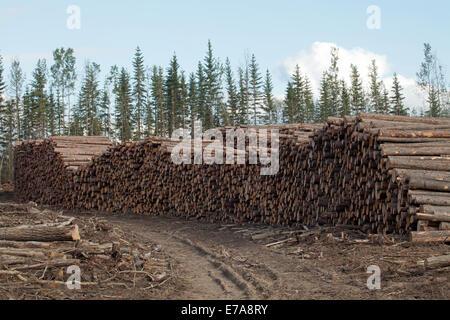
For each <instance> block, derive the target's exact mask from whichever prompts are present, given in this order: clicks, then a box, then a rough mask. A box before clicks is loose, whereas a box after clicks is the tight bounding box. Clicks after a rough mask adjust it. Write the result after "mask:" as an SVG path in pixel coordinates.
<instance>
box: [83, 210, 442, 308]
mask: <svg viewBox="0 0 450 320" xmlns="http://www.w3.org/2000/svg"><path fill="white" fill-rule="evenodd" d="M89 214H90V215H92V213H89ZM94 215H98V216H100V217H101V218H103V219H105V220H106V221H108V223H110V224H111V225H113V226H117V227H119V228H121V229H122V230H124V231H125V232H130V233H133V234H134V235H136V236H137V237H138V238H139V239H142V241H143V242H146V241H149V242H152V243H156V244H158V245H159V246H160V247H161V250H163V251H164V252H165V253H167V254H168V255H169V256H170V257H171V258H172V259H173V260H174V274H175V277H176V281H175V285H174V286H173V288H170V293H169V294H168V298H169V299H196V300H197V299H198V300H202V299H396V298H401V299H405V298H411V299H416V298H418V297H421V298H425V297H428V298H445V297H447V298H448V294H449V291H448V285H447V284H446V283H447V280H446V279H448V278H447V276H446V275H445V273H444V274H443V276H442V273H440V272H437V273H435V274H423V273H422V274H420V273H419V274H416V276H414V277H413V276H412V274H408V273H405V272H403V274H402V273H397V272H396V271H395V270H396V269H392V265H393V266H398V264H396V263H397V262H395V263H392V262H389V263H388V262H386V261H385V260H383V259H385V256H386V255H387V254H388V253H389V252H390V254H397V255H398V254H404V252H405V250H407V252H411V253H410V254H408V255H410V256H411V261H410V262H408V263H407V264H408V265H411V266H413V267H414V268H415V267H417V266H416V262H417V259H418V257H422V256H428V255H430V252H436V251H437V249H438V248H435V249H434V250H435V251H433V250H432V248H431V249H430V248H429V247H424V248H421V249H420V250H419V249H418V248H417V247H415V248H413V247H411V248H409V247H406V248H402V247H401V246H395V247H394V248H393V249H390V248H389V247H385V246H379V245H375V246H374V245H361V244H346V245H343V244H340V243H336V244H329V243H328V244H327V243H324V242H323V241H314V240H313V241H312V242H306V243H303V244H299V245H298V246H294V247H287V248H281V249H269V248H267V247H266V246H265V245H264V244H263V243H258V242H257V241H253V240H251V238H250V237H248V236H247V237H246V236H245V232H240V231H236V228H233V227H228V228H227V227H225V228H224V226H223V225H220V224H210V223H204V222H199V221H194V220H190V221H186V220H181V219H178V218H172V217H159V216H135V215H129V216H124V215H111V214H97V213H95V214H94ZM240 228H243V229H244V231H245V228H249V229H251V228H252V226H251V225H250V226H245V225H243V226H240ZM294 249H295V250H296V252H295V253H293V250H294ZM390 250H392V251H390ZM422 250H424V251H422ZM439 250H440V251H443V252H445V251H446V250H447V249H446V248H445V246H444V247H442V248H440V249H439ZM298 252H302V254H301V258H300V255H299V254H298ZM296 253H297V254H296ZM415 254H416V256H415ZM371 264H378V265H380V267H381V268H382V270H383V272H384V274H382V276H384V278H383V280H382V281H383V282H382V284H383V287H382V290H374V291H370V290H368V288H367V286H366V282H367V278H368V276H369V275H368V274H367V273H366V270H367V269H366V268H367V266H369V265H371ZM399 272H401V270H399ZM413 272H414V271H413ZM430 281H431V282H430ZM425 284H426V285H427V286H429V287H430V291H424V290H423V286H424V285H425Z"/></svg>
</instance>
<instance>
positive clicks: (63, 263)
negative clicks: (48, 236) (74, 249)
mask: <svg viewBox="0 0 450 320" xmlns="http://www.w3.org/2000/svg"><path fill="white" fill-rule="evenodd" d="M79 264H80V260H78V259H58V260H53V261H49V262H43V263H36V264H30V265H23V266H18V267H14V268H12V270H17V271H20V270H34V269H43V268H60V267H67V266H72V265H79Z"/></svg>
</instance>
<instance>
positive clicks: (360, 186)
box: [306, 114, 450, 242]
mask: <svg viewBox="0 0 450 320" xmlns="http://www.w3.org/2000/svg"><path fill="white" fill-rule="evenodd" d="M449 129H450V120H449V119H423V118H410V117H399V116H384V115H371V114H361V115H359V116H357V117H344V118H343V119H339V118H330V119H329V120H328V123H327V125H326V126H325V127H324V128H323V129H322V130H320V131H319V132H318V133H317V135H316V136H315V137H314V142H313V143H312V146H313V151H312V153H311V157H312V158H314V161H312V162H311V165H310V167H309V170H310V171H312V172H314V171H315V180H316V181H318V186H317V190H318V191H317V192H313V191H314V190H311V195H312V198H311V200H312V201H315V202H316V204H317V205H318V206H319V205H323V206H324V209H323V210H320V212H319V215H318V220H325V221H326V222H327V223H330V224H334V225H336V224H346V225H348V224H350V225H357V226H360V227H361V228H363V229H365V230H367V231H369V232H378V233H392V232H395V233H400V234H406V233H410V236H411V240H412V241H420V242H423V241H425V240H423V239H425V238H427V237H429V239H430V241H442V239H444V241H445V237H446V236H447V237H448V231H446V230H439V231H438V230H437V228H445V226H446V225H445V223H442V222H443V221H439V226H438V225H436V224H434V225H431V224H429V223H428V222H425V219H426V218H429V219H430V217H426V216H423V215H421V214H420V211H423V210H427V208H428V209H430V208H429V205H431V206H436V205H437V206H441V207H440V208H439V209H436V210H440V212H444V213H445V210H446V208H445V206H446V205H447V201H449V200H450V197H449V195H450V194H449V193H448V187H446V184H447V180H446V179H447V178H446V176H447V173H448V172H449V171H450V158H449V157H448V152H449V147H450V140H449V139H448V138H449V137H450V136H449V135H448V134H449V133H450V130H449ZM311 188H314V186H313V185H310V189H311ZM312 214H314V212H311V211H308V212H306V215H307V216H310V215H312ZM431 220H434V221H438V220H442V219H441V217H439V215H435V216H434V217H433V218H432V219H431ZM419 221H420V222H419ZM434 223H437V222H434ZM417 228H418V230H417V231H421V232H423V231H425V232H426V233H425V234H423V233H420V234H419V233H416V229H417ZM421 228H427V230H422V229H421ZM430 231H432V232H435V233H432V232H431V233H427V232H430ZM419 235H420V237H421V239H420V240H419V238H418V236H419Z"/></svg>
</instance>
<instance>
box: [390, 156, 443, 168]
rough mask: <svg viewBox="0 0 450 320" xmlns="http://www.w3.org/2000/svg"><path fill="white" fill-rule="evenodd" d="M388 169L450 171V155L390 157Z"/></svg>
mask: <svg viewBox="0 0 450 320" xmlns="http://www.w3.org/2000/svg"><path fill="white" fill-rule="evenodd" d="M387 164H388V169H395V168H403V169H418V170H435V171H450V158H448V157H401V156H399V157H388V162H387Z"/></svg>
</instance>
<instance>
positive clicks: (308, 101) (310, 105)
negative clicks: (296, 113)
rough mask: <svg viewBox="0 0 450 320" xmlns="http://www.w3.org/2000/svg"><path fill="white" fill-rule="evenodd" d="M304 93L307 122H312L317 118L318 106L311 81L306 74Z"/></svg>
mask: <svg viewBox="0 0 450 320" xmlns="http://www.w3.org/2000/svg"><path fill="white" fill-rule="evenodd" d="M303 94H304V99H305V122H307V123H312V122H314V121H315V118H316V115H315V108H316V106H315V104H314V94H313V91H312V88H311V83H310V81H309V79H308V77H307V76H306V75H305V77H304V81H303Z"/></svg>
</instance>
